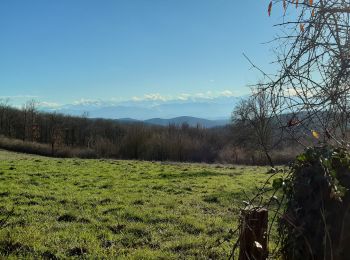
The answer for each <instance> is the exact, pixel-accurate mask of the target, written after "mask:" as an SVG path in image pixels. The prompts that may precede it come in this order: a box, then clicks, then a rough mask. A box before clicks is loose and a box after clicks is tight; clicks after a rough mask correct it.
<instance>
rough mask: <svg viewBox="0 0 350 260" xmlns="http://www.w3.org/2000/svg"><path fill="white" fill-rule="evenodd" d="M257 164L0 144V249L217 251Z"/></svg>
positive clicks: (251, 185)
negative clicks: (35, 150) (36, 151)
mask: <svg viewBox="0 0 350 260" xmlns="http://www.w3.org/2000/svg"><path fill="white" fill-rule="evenodd" d="M266 172H267V168H264V167H244V166H222V165H204V164H203V165H202V164H173V163H159V162H140V161H117V160H80V159H54V158H44V157H39V156H29V155H21V154H16V153H9V152H5V151H0V220H1V219H3V218H4V217H6V216H7V215H8V212H10V211H11V210H12V209H13V214H12V215H11V217H10V219H9V220H8V222H7V224H6V225H5V226H4V227H2V228H1V229H0V258H3V257H9V258H11V257H12V258H26V259H28V258H29V259H31V258H32V259H38V258H44V259H57V258H70V257H71V258H74V257H75V258H89V259H90V258H98V259H100V258H108V259H110V258H118V259H119V258H126V259H155V258H158V259H159V258H160V259H191V258H196V259H198V258H202V259H208V258H212V259H221V258H225V257H227V255H228V253H229V250H230V246H232V245H231V244H230V243H224V244H222V245H217V243H216V241H217V239H219V238H223V237H224V236H226V235H228V233H229V230H230V229H234V228H235V227H236V225H237V216H238V213H239V207H241V206H242V201H243V200H246V196H245V193H244V192H246V193H247V194H251V193H252V192H253V191H254V189H255V187H256V186H257V185H259V184H261V183H263V182H265V180H266V178H267V177H268V175H267V174H266Z"/></svg>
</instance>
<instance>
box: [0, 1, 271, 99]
mask: <svg viewBox="0 0 350 260" xmlns="http://www.w3.org/2000/svg"><path fill="white" fill-rule="evenodd" d="M267 5H268V1H265V0H244V1H238V0H103V1H100V0H52V1H47V0H30V1H28V0H2V1H0V90H1V92H0V98H10V100H12V102H13V103H20V102H24V101H25V100H27V99H35V100H37V101H41V102H47V103H48V104H68V103H73V102H78V101H79V100H130V99H135V100H136V99H142V98H147V97H149V96H153V97H155V98H163V97H171V98H176V97H179V96H184V95H187V96H191V95H204V96H205V95H207V96H211V95H216V96H218V95H221V94H222V93H226V95H227V94H229V95H231V94H232V95H236V96H239V95H244V94H247V93H248V92H249V88H248V87H247V85H248V84H252V83H254V82H256V81H257V80H258V79H259V77H260V74H259V73H258V72H257V71H255V70H253V69H252V68H251V66H250V65H249V63H248V62H247V60H246V59H245V58H244V57H243V55H242V53H245V54H247V55H248V56H249V57H250V58H251V59H252V60H253V61H254V62H255V63H256V64H257V65H259V66H261V67H262V68H264V69H268V68H269V66H270V65H269V62H271V61H272V60H273V57H272V53H271V45H268V44H263V43H264V42H267V41H269V40H271V39H273V37H274V35H275V33H276V29H275V28H274V27H273V24H275V23H276V19H275V18H274V17H268V15H267ZM223 95H224V94H223Z"/></svg>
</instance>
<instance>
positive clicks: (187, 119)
mask: <svg viewBox="0 0 350 260" xmlns="http://www.w3.org/2000/svg"><path fill="white" fill-rule="evenodd" d="M117 121H120V122H126V123H135V122H143V123H146V124H151V125H160V126H168V125H171V124H174V125H182V124H188V125H189V126H192V127H196V126H197V125H199V126H202V127H205V128H212V127H218V126H225V125H227V124H229V123H230V120H229V119H221V120H209V119H204V118H197V117H191V116H180V117H174V118H169V119H163V118H151V119H147V120H136V119H133V118H120V119H117Z"/></svg>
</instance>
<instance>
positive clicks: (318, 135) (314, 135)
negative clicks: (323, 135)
mask: <svg viewBox="0 0 350 260" xmlns="http://www.w3.org/2000/svg"><path fill="white" fill-rule="evenodd" d="M311 133H312V136H313V137H315V138H316V139H319V138H320V134H319V133H318V132H317V131H315V130H311Z"/></svg>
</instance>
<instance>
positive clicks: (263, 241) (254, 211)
mask: <svg viewBox="0 0 350 260" xmlns="http://www.w3.org/2000/svg"><path fill="white" fill-rule="evenodd" d="M267 228H268V211H267V209H265V208H257V207H255V208H254V207H247V208H245V209H244V210H242V212H241V232H240V250H239V260H265V259H267V257H268V247H267Z"/></svg>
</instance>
